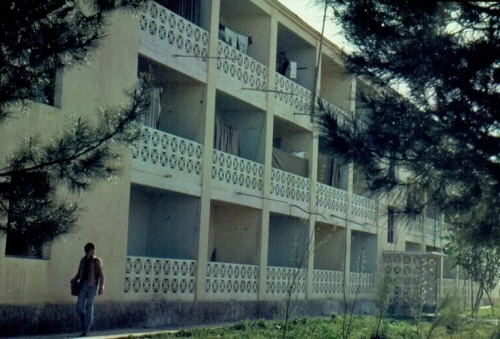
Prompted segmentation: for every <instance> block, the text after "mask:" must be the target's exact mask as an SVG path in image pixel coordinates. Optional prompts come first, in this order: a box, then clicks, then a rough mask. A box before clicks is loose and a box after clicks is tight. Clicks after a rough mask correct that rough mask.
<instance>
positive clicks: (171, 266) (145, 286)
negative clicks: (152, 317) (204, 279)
mask: <svg viewBox="0 0 500 339" xmlns="http://www.w3.org/2000/svg"><path fill="white" fill-rule="evenodd" d="M195 278H196V261H194V260H181V259H164V258H149V257H135V256H127V258H126V261H125V282H124V290H123V292H124V293H125V298H126V299H128V300H153V299H168V300H186V301H188V300H194V295H195Z"/></svg>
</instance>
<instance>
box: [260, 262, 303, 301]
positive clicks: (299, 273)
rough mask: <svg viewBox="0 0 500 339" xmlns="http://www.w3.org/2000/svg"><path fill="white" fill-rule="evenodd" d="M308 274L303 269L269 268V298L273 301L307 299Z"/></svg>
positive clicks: (267, 287) (267, 288)
mask: <svg viewBox="0 0 500 339" xmlns="http://www.w3.org/2000/svg"><path fill="white" fill-rule="evenodd" d="M306 272H307V270H306V269H303V268H292V267H276V266H269V267H267V272H266V294H267V298H268V299H271V300H283V299H286V298H289V297H290V296H291V297H292V298H293V299H305V297H306V276H307V274H306Z"/></svg>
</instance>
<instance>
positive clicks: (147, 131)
mask: <svg viewBox="0 0 500 339" xmlns="http://www.w3.org/2000/svg"><path fill="white" fill-rule="evenodd" d="M202 157H203V146H202V145H201V144H198V143H196V142H194V141H191V140H188V139H184V138H181V137H178V136H175V135H172V134H169V133H165V132H162V131H159V130H156V129H154V128H150V127H146V126H143V127H142V130H141V137H140V139H139V140H138V141H137V142H136V143H135V144H134V145H133V149H132V169H134V170H136V171H138V172H146V173H148V174H154V175H156V176H160V177H163V179H164V180H168V182H169V183H173V184H175V183H177V182H178V181H184V182H188V183H190V184H195V185H200V184H201V165H202V164H201V162H202ZM170 178H172V179H175V180H169V179H170ZM134 179H140V174H139V173H135V175H134V173H133V180H134ZM163 179H162V180H163ZM134 181H135V180H134Z"/></svg>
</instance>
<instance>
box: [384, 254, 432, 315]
mask: <svg viewBox="0 0 500 339" xmlns="http://www.w3.org/2000/svg"><path fill="white" fill-rule="evenodd" d="M382 258H383V264H384V274H385V275H386V276H385V279H384V278H383V279H381V281H383V282H384V283H387V284H388V292H389V294H390V296H389V297H390V311H391V312H394V313H404V314H407V313H409V312H410V313H411V312H416V311H418V310H421V311H423V312H432V311H433V310H434V309H435V307H436V304H437V298H438V282H439V280H438V274H439V265H440V260H441V257H440V255H437V254H434V253H408V252H386V253H383V254H382Z"/></svg>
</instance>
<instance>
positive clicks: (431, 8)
mask: <svg viewBox="0 0 500 339" xmlns="http://www.w3.org/2000/svg"><path fill="white" fill-rule="evenodd" d="M325 1H327V3H328V4H329V5H331V7H332V8H333V10H334V13H335V19H336V20H337V22H338V23H339V24H340V25H341V27H342V28H343V29H344V32H345V36H346V38H347V40H348V41H349V42H350V43H351V45H352V46H353V49H354V52H352V53H350V54H349V55H348V56H347V57H346V66H347V70H348V72H350V73H351V74H353V75H355V76H357V77H358V79H360V80H361V81H365V82H367V83H369V85H370V86H372V87H374V88H376V90H375V92H376V93H375V94H373V93H372V95H370V96H369V97H368V96H366V95H360V97H359V98H357V100H359V101H361V102H362V103H363V105H366V107H367V108H368V113H367V114H366V116H364V117H363V123H359V122H358V123H357V122H354V123H352V124H350V125H348V126H344V125H340V124H338V123H337V121H336V119H335V116H334V115H333V114H330V112H326V111H325V112H324V113H325V114H322V115H321V118H320V125H321V126H322V128H323V131H324V132H325V136H326V138H327V140H328V142H329V145H330V148H331V149H332V150H333V151H334V152H337V153H338V154H339V155H341V156H343V157H344V159H345V160H348V161H353V162H354V163H355V164H357V165H359V166H360V167H362V168H363V169H364V172H365V174H366V177H367V181H368V184H369V186H370V187H371V188H372V189H374V190H381V191H394V190H397V189H398V188H402V187H405V186H406V185H407V184H408V183H407V182H401V181H398V179H397V177H394V175H393V173H392V169H393V168H398V169H402V170H406V171H408V172H409V173H412V180H413V185H415V187H416V188H417V190H418V191H420V192H425V193H426V194H425V195H422V197H426V198H425V199H423V202H424V203H431V202H432V203H433V204H436V205H438V206H439V207H440V208H441V209H442V211H443V212H444V214H445V215H446V216H447V218H448V219H449V220H450V221H451V222H452V223H453V225H454V226H456V227H455V228H456V230H457V231H460V232H462V234H463V235H464V236H466V237H468V238H469V239H474V240H477V241H482V240H487V239H488V238H490V237H493V238H495V239H500V196H499V193H500V158H499V155H500V142H499V136H500V130H499V127H500V111H499V110H500V4H499V3H498V2H435V1H420V2H419V1H387V0H360V1H358V0H322V1H320V2H322V3H324V2H325ZM398 86H399V87H398ZM394 88H399V92H400V94H395V93H396V92H395V91H394ZM401 88H403V90H401Z"/></svg>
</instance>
